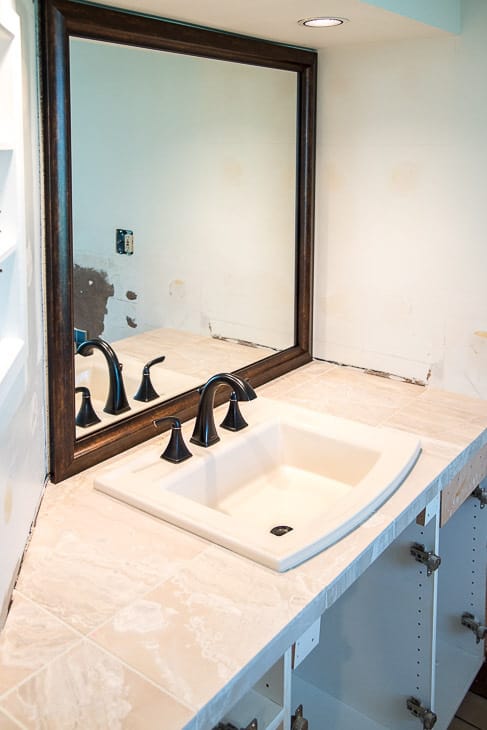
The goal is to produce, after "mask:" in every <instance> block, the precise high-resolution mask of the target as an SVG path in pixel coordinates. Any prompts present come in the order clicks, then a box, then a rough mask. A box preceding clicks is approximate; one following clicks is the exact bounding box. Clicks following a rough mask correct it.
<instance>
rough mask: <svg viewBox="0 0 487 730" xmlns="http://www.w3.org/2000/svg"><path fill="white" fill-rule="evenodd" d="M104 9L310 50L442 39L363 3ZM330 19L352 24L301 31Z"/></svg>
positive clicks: (182, 3)
mask: <svg viewBox="0 0 487 730" xmlns="http://www.w3.org/2000/svg"><path fill="white" fill-rule="evenodd" d="M101 2H102V4H103V5H110V6H114V7H119V8H124V9H129V10H134V11H137V12H140V13H148V14H151V15H157V16H160V17H164V18H170V19H174V20H181V21H184V22H188V23H194V24H197V25H203V26H206V27H210V28H218V29H220V30H226V31H230V32H234V33H242V34H244V35H250V36H255V37H259V38H267V39H269V40H273V41H278V42H281V43H289V44H292V45H298V46H305V47H309V48H325V47H328V46H335V45H343V44H347V43H370V42H376V41H384V40H392V41H393V40H399V39H405V38H419V37H426V36H433V35H439V34H443V33H444V31H441V30H439V29H437V28H433V27H432V26H430V25H426V24H425V23H420V22H418V21H416V20H412V19H410V18H406V17H404V16H401V15H398V14H397V13H393V12H389V11H386V10H382V9H381V8H378V7H374V6H372V5H369V4H368V3H367V2H365V1H362V0H101ZM317 15H333V16H339V17H344V18H348V19H349V20H350V22H348V23H345V24H343V25H341V26H337V27H333V28H304V27H302V26H300V25H298V23H297V21H298V20H300V19H301V18H309V17H313V16H317Z"/></svg>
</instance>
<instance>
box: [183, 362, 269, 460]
mask: <svg viewBox="0 0 487 730" xmlns="http://www.w3.org/2000/svg"><path fill="white" fill-rule="evenodd" d="M221 385H228V386H229V387H230V388H231V389H232V391H233V392H234V393H235V396H236V398H237V400H254V398H257V393H256V392H255V390H254V389H253V388H252V386H251V385H250V383H248V382H247V381H246V380H244V379H243V378H239V377H238V375H232V374H231V373H218V374H217V375H212V377H211V378H210V379H209V380H208V381H207V382H206V383H205V385H204V386H203V387H202V388H201V390H200V393H201V396H200V404H199V408H198V415H197V416H196V423H195V426H194V431H193V435H192V437H191V443H192V444H197V445H198V446H205V447H206V446H211V445H212V444H216V442H217V441H219V440H220V437H219V436H218V434H217V431H216V426H215V418H214V416H213V408H214V405H215V392H216V390H217V388H219V387H220V386H221Z"/></svg>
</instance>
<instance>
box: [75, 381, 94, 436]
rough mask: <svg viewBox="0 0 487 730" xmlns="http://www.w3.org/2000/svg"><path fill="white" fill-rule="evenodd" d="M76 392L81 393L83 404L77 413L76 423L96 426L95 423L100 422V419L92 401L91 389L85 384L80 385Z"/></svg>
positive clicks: (85, 426)
mask: <svg viewBox="0 0 487 730" xmlns="http://www.w3.org/2000/svg"><path fill="white" fill-rule="evenodd" d="M74 392H75V393H81V406H80V408H79V411H78V413H77V414H76V425H77V426H80V427H81V428H88V426H94V425H95V423H100V419H99V418H98V416H97V415H96V413H95V410H94V408H93V404H92V403H91V395H90V391H89V389H88V388H87V387H86V386H84V385H80V386H78V387H77V388H75V389H74Z"/></svg>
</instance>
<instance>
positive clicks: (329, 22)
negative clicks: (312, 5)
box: [298, 16, 348, 28]
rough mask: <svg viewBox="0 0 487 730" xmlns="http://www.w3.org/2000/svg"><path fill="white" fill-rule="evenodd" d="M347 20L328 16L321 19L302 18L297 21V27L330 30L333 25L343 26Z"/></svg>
mask: <svg viewBox="0 0 487 730" xmlns="http://www.w3.org/2000/svg"><path fill="white" fill-rule="evenodd" d="M347 21H348V18H332V17H329V16H326V17H323V18H303V20H298V23H299V25H305V26H306V27H307V28H330V27H331V26H333V25H343V23H346V22H347Z"/></svg>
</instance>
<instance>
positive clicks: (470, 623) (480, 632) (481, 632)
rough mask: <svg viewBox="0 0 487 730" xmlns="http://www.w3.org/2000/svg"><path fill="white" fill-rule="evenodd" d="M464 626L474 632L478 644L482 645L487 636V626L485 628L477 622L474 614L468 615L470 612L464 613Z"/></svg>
mask: <svg viewBox="0 0 487 730" xmlns="http://www.w3.org/2000/svg"><path fill="white" fill-rule="evenodd" d="M462 626H466V627H467V629H470V631H473V633H474V634H475V639H476V641H477V644H480V642H481V641H483V640H484V639H485V637H486V636H487V626H483V625H482V624H481V623H480V621H477V619H476V618H475V616H474V615H473V613H468V611H465V613H462Z"/></svg>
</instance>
